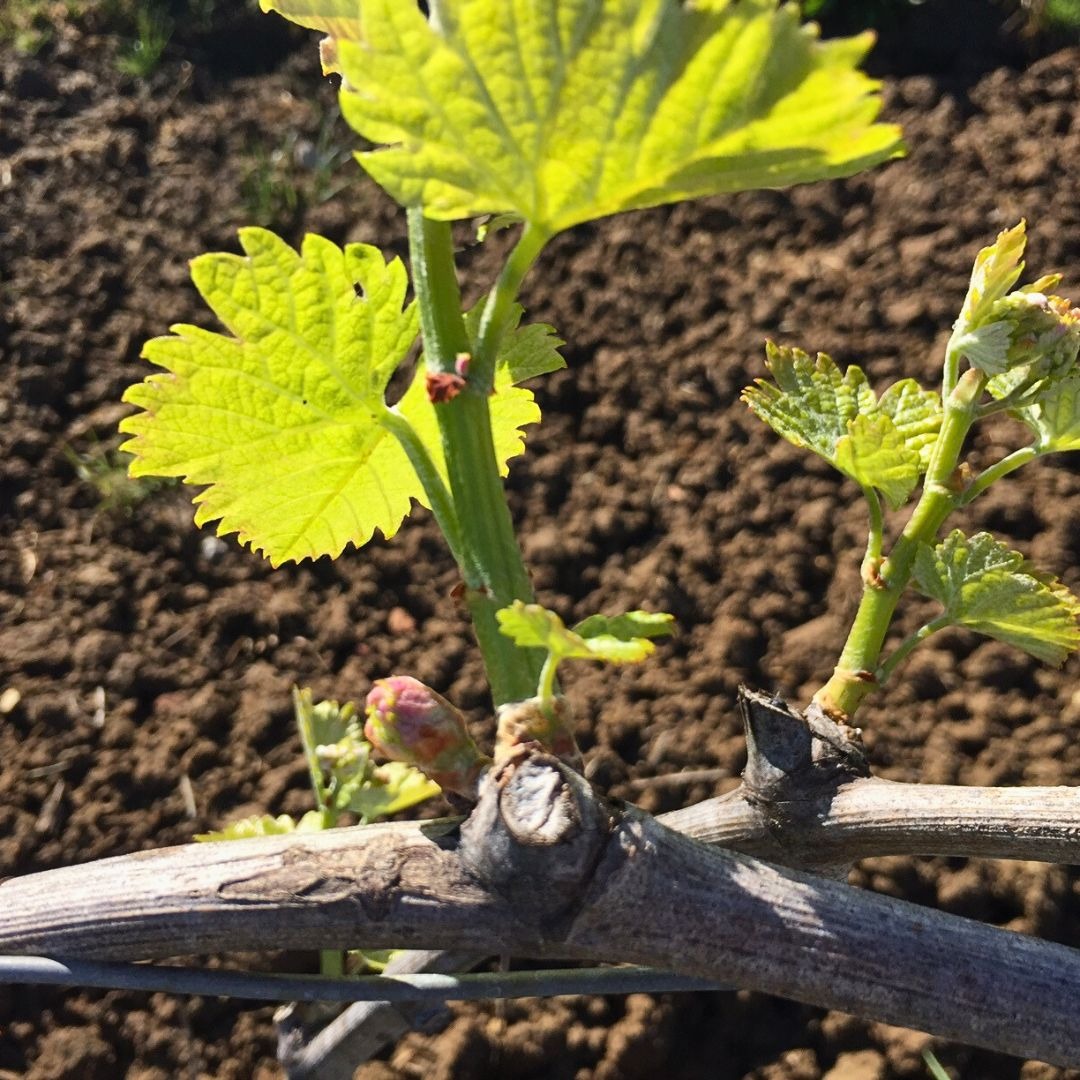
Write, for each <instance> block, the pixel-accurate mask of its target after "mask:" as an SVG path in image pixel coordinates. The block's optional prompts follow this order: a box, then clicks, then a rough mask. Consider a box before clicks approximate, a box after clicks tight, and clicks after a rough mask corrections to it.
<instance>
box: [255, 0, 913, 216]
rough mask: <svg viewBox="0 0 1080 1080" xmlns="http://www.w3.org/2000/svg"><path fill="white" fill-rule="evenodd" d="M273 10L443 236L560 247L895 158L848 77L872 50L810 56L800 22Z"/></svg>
mask: <svg viewBox="0 0 1080 1080" xmlns="http://www.w3.org/2000/svg"><path fill="white" fill-rule="evenodd" d="M262 4H263V7H264V8H270V9H274V10H277V11H279V12H281V13H282V14H283V15H285V16H286V17H288V18H292V19H294V20H296V21H298V22H301V23H302V24H303V25H307V26H317V27H320V28H322V29H325V30H327V31H328V32H331V33H334V34H336V35H337V37H336V40H335V42H334V45H333V49H332V53H333V55H334V57H335V63H336V65H337V66H338V67H339V69H340V71H341V74H342V75H343V78H344V82H343V86H342V109H343V112H344V113H345V117H346V119H347V120H348V121H349V123H350V124H351V125H352V126H353V127H354V128H355V129H356V130H357V131H358V132H359V133H360V134H361V135H363V136H364V137H365V138H367V139H370V140H371V141H372V142H373V143H376V144H384V145H385V147H386V148H385V149H379V150H375V151H371V152H365V153H361V154H360V155H359V158H360V161H361V163H362V164H363V165H364V167H365V168H366V169H367V170H368V171H369V172H370V173H371V174H372V176H374V177H375V179H376V180H377V181H378V182H379V183H380V184H382V185H383V186H384V187H385V188H386V189H387V190H388V191H389V192H390V193H391V194H392V195H393V196H394V197H395V198H396V199H397V200H398V201H399V202H401V203H403V204H405V205H408V206H422V207H423V208H424V210H425V212H426V213H428V214H429V215H430V216H431V217H434V218H439V219H443V220H449V219H455V218H462V217H470V216H475V215H478V214H487V213H494V214H506V213H509V214H514V215H516V216H518V217H520V218H522V219H524V220H525V221H527V222H530V223H531V224H533V225H534V226H536V227H537V228H538V229H539V230H540V231H541V232H543V233H554V232H557V231H559V230H560V229H564V228H567V227H568V226H570V225H574V224H576V223H578V222H581V221H587V220H590V219H593V218H597V217H603V216H605V215H607V214H614V213H617V212H619V211H623V210H632V209H636V208H641V207H646V206H656V205H659V204H661V203H666V202H674V201H677V200H682V199H687V198H693V197H697V196H701V195H710V194H715V193H718V192H730V191H739V190H743V189H747V188H759V187H781V186H784V185H787V184H794V183H800V182H803V181H808V180H817V179H822V178H825V177H835V176H847V175H850V174H851V173H853V172H857V171H858V170H860V169H863V168H866V167H868V166H870V165H873V164H876V163H878V162H880V161H883V160H885V159H887V158H889V157H894V156H896V155H898V154H899V153H901V150H902V147H901V142H900V135H899V130H898V129H897V128H896V127H894V126H892V125H884V124H875V123H874V119H875V117H876V116H877V114H878V111H879V108H880V100H879V98H878V96H877V94H876V89H877V84H876V83H875V82H874V81H872V80H871V79H869V78H867V77H866V76H865V75H864V74H862V73H861V72H859V71H858V70H857V68H856V65H857V64H858V63H859V61H860V60H861V59H862V57H863V56H864V55H865V53H866V51H867V49H868V48H869V47H870V44H871V41H872V39H871V37H870V36H869V35H861V36H859V37H857V38H849V39H843V40H837V41H830V42H824V43H822V42H819V41H818V40H817V36H816V34H817V31H816V27H813V26H812V25H805V26H800V24H799V14H798V9H797V5H795V4H784V5H783V6H781V7H779V8H778V7H777V4H776V0H740V2H738V3H732V2H731V0H698V2H697V3H684V2H681V0H559V2H552V0H549V2H546V3H536V2H534V0H439V2H437V3H433V4H432V5H431V7H432V16H431V18H430V20H429V19H427V18H425V17H424V15H423V14H422V13H421V11H420V10H419V7H418V5H416V4H415V3H403V2H402V0H362V3H360V4H354V5H352V6H351V7H350V6H348V5H345V4H344V0H262ZM357 8H359V14H357ZM346 9H347V10H346ZM347 14H350V15H351V16H352V17H353V18H354V19H358V20H359V22H358V23H356V22H350V21H349V19H348V18H346V15H347Z"/></svg>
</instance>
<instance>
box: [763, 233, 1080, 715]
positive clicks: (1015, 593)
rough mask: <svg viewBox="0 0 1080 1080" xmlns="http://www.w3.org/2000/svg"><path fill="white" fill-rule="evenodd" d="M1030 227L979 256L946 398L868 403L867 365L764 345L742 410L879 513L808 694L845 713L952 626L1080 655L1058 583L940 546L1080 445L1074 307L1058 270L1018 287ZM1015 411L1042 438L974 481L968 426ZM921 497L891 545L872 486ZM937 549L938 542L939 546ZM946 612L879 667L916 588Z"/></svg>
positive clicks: (1052, 657) (994, 551)
mask: <svg viewBox="0 0 1080 1080" xmlns="http://www.w3.org/2000/svg"><path fill="white" fill-rule="evenodd" d="M1025 240H1026V237H1025V228H1024V223H1023V222H1021V223H1020V224H1019V225H1017V226H1016V227H1015V228H1012V229H1007V230H1005V231H1004V232H1002V233H1001V235H1000V236H999V237H998V239H997V242H996V243H995V244H993V245H991V246H989V247H987V248H984V249H983V250H982V251H980V252H979V255H978V257H977V258H976V260H975V266H974V270H973V272H972V275H971V283H970V286H969V288H968V292H967V296H966V298H965V300H964V305H963V308H962V310H961V312H960V316H959V318H958V319H957V321H956V324H955V326H954V328H953V333H952V336H951V338H950V339H949V344H948V346H947V348H946V355H945V361H944V365H943V371H942V391H941V395H940V397H939V396H938V395H937V394H935V393H933V392H931V391H926V390H922V389H920V388H919V387H918V386H917V385H916V384H915V383H914V382H913V381H912V380H910V379H905V380H903V381H902V382H899V383H897V384H895V385H894V386H892V387H890V388H889V389H888V390H886V391H885V393H884V394H882V396H881V398H880V399H878V398H876V397H875V395H874V393H873V391H872V390H871V389H870V388H869V386H868V385H867V383H866V377H865V376H864V375H863V372H862V370H861V369H860V368H858V367H854V366H853V367H850V368H848V369H847V371H846V372H841V371H840V369H839V368H837V366H836V365H835V364H834V363H833V362H832V360H830V359H829V358H828V357H827V356H823V355H819V356H818V358H817V360H811V359H810V357H809V356H808V355H807V354H806V353H803V352H800V351H799V350H796V349H779V348H777V347H776V346H772V345H770V346H769V349H768V354H767V363H768V366H769V369H770V372H771V373H772V376H773V379H774V381H773V382H769V381H766V380H759V381H758V382H757V384H756V385H754V386H752V387H750V388H748V389H747V390H746V391H745V392H744V394H743V400H744V401H746V403H747V404H748V405H749V406H750V408H751V409H752V410H753V411H754V412H755V413H756V414H757V415H758V416H759V417H761V418H762V419H763V420H765V421H766V422H767V423H768V424H769V425H770V426H771V427H772V428H773V429H774V430H775V431H776V432H777V433H778V434H780V435H782V436H783V437H784V438H785V439H787V440H788V441H789V442H791V443H794V444H795V445H796V446H803V447H806V448H808V449H810V450H813V451H814V452H815V453H817V454H820V455H821V456H822V457H824V458H825V460H827V461H829V462H830V463H831V464H832V465H833V466H835V467H836V468H837V469H838V470H839V471H840V472H842V473H844V475H846V476H848V477H850V478H851V479H852V480H854V481H855V482H856V483H857V484H859V486H860V487H861V489H862V491H863V494H864V495H865V496H866V498H867V501H868V503H869V508H870V537H869V541H868V544H867V553H866V556H865V558H864V561H863V581H864V590H863V598H862V603H861V604H860V607H859V611H858V613H857V614H856V616H855V620H854V622H853V624H852V627H851V632H850V634H849V636H848V640H847V643H846V645H845V646H844V651H843V653H842V654H841V657H840V662H839V664H838V665H837V667H836V670H835V672H834V673H833V676H832V678H831V679H830V680H829V682H828V683H827V684H826V685H825V686H824V687H823V688H822V689H821V690H820V691H819V692H818V694H817V695H816V698H815V700H816V701H817V702H818V704H819V705H821V706H822V707H823V708H824V709H826V711H828V712H830V713H831V714H833V715H836V716H839V717H843V718H847V717H850V715H851V714H852V713H853V712H854V711H855V709H856V708H857V707H858V705H859V703H860V702H861V701H862V700H863V698H865V696H866V695H867V694H868V693H869V692H870V691H871V690H873V688H874V687H875V686H877V685H880V683H882V682H883V681H884V680H885V679H887V678H888V677H889V676H890V675H891V674H892V673H893V671H895V670H896V668H897V667H898V666H899V664H900V663H901V662H902V661H903V660H904V659H905V658H906V657H907V656H908V654H909V653H910V652H911V650H912V649H913V648H915V646H916V645H918V644H919V643H920V642H921V641H924V640H926V638H928V637H929V636H930V635H931V634H933V633H935V632H936V631H937V630H939V629H941V628H942V627H945V626H964V627H967V628H969V629H971V630H976V631H978V632H980V633H983V634H987V635H989V636H990V637H994V638H997V639H998V640H1000V641H1005V642H1008V643H1010V644H1012V645H1016V646H1017V647H1019V648H1021V649H1023V650H1025V651H1026V652H1029V653H1031V654H1032V655H1033V656H1035V657H1037V658H1039V659H1040V660H1044V661H1046V662H1047V663H1052V664H1060V663H1062V662H1063V661H1064V660H1065V658H1066V656H1068V655H1069V653H1071V652H1073V651H1075V650H1076V649H1077V648H1078V647H1080V626H1078V623H1077V619H1078V617H1080V601H1078V600H1077V599H1076V598H1075V597H1073V596H1072V595H1071V594H1070V593H1069V592H1068V590H1066V589H1065V587H1064V586H1063V585H1062V584H1061V583H1060V582H1058V581H1057V579H1056V578H1054V577H1053V576H1051V575H1049V574H1045V573H1043V572H1041V571H1038V570H1035V569H1034V568H1033V567H1031V566H1030V565H1029V564H1028V563H1027V562H1026V561H1025V560H1024V558H1023V556H1022V555H1020V554H1019V553H1018V552H1013V551H1009V550H1008V549H1007V548H1005V547H1004V546H1003V545H1001V544H999V543H998V542H997V541H996V540H994V539H993V538H992V537H990V536H988V535H987V534H985V533H980V534H978V535H976V536H973V537H970V538H967V537H965V536H964V535H963V533H961V532H959V531H954V532H953V533H951V534H950V536H949V537H948V538H947V539H946V540H945V541H944V542H942V543H940V544H936V537H937V535H938V532H939V530H940V529H941V527H942V525H943V523H944V522H945V520H946V518H947V517H948V516H949V514H951V513H952V512H953V511H955V510H957V509H958V508H960V507H963V506H966V505H967V504H968V503H970V502H971V501H972V500H973V499H975V498H976V497H977V496H978V495H980V494H981V493H982V492H983V491H985V490H986V489H987V488H988V487H989V486H990V485H991V484H992V483H995V482H997V481H998V480H1000V479H1002V478H1003V477H1005V476H1007V475H1009V474H1010V473H1012V472H1014V471H1015V470H1016V469H1018V468H1020V467H1021V466H1023V465H1025V464H1027V463H1028V462H1029V461H1033V460H1035V459H1036V458H1037V457H1040V456H1042V455H1044V454H1048V453H1055V452H1058V451H1062V450H1074V449H1080V370H1078V367H1077V355H1078V353H1080V309H1074V308H1073V307H1072V305H1071V304H1070V303H1069V302H1068V301H1066V300H1064V299H1062V298H1061V297H1058V296H1054V295H1051V294H1050V290H1051V289H1052V288H1054V287H1055V286H1056V285H1057V283H1058V281H1059V278H1058V276H1056V275H1050V276H1046V277H1042V278H1039V279H1038V280H1037V281H1035V282H1034V283H1033V284H1031V285H1027V286H1023V287H1021V288H1014V287H1015V286H1016V283H1017V281H1018V280H1019V278H1020V275H1021V273H1022V272H1023V262H1022V257H1023V253H1024V246H1025ZM1003 411H1007V412H1009V413H1010V414H1011V415H1012V416H1013V417H1015V418H1016V419H1017V420H1019V421H1021V423H1023V424H1024V425H1025V426H1026V427H1027V428H1028V429H1029V430H1030V431H1031V432H1032V433H1033V434H1034V436H1035V439H1034V441H1033V442H1032V443H1030V444H1029V445H1027V446H1025V447H1021V448H1018V449H1017V450H1014V451H1012V452H1011V453H1009V454H1007V455H1006V456H1005V457H1003V458H1002V459H1001V460H999V461H997V462H995V463H994V464H992V465H990V466H989V467H988V468H986V469H985V470H983V471H982V472H981V473H979V474H977V475H972V474H971V471H970V470H968V469H966V467H963V466H962V465H961V455H962V452H963V448H964V443H965V440H966V438H967V436H968V433H969V431H970V430H971V428H972V426H973V425H974V424H975V423H977V422H979V421H980V420H982V419H984V418H985V417H987V416H991V415H993V414H994V413H996V412H1003ZM920 478H923V484H922V494H921V496H920V497H919V499H918V502H917V503H916V505H915V507H914V509H913V511H912V513H911V517H910V519H909V521H908V523H907V525H906V526H905V528H904V529H903V531H902V532H901V534H900V536H899V537H898V538H897V540H896V542H895V544H894V545H893V547H892V549H891V551H888V552H886V551H885V537H884V518H883V514H882V511H881V507H880V504H879V501H878V492H880V493H881V494H882V495H883V496H884V497H885V500H886V502H887V503H888V505H889V507H890V508H891V509H893V510H898V509H900V508H901V507H902V506H904V504H905V503H907V502H908V500H909V499H910V498H911V496H912V494H913V493H914V490H915V488H916V486H917V484H918V482H919V480H920ZM935 544H936V546H935ZM909 584H910V585H913V586H914V587H915V588H917V589H918V590H919V591H921V592H923V593H924V594H926V595H928V596H930V597H932V598H934V599H936V600H937V601H938V602H939V603H940V604H941V605H942V607H943V609H944V611H943V613H942V614H941V615H940V616H939V617H937V618H935V619H934V620H932V621H931V622H930V623H927V624H926V625H925V626H923V627H922V628H921V629H920V630H918V631H917V632H916V633H915V634H913V635H911V636H910V637H908V638H907V639H906V640H904V641H903V642H901V643H900V645H899V646H898V647H897V648H896V649H895V650H894V652H893V653H892V655H891V656H889V657H888V658H883V657H882V651H883V646H884V643H885V638H886V635H887V633H888V629H889V626H890V623H891V621H892V618H893V615H894V612H895V610H896V606H897V603H898V602H899V600H900V598H901V595H902V594H903V592H904V591H905V590H906V589H907V587H908V586H909Z"/></svg>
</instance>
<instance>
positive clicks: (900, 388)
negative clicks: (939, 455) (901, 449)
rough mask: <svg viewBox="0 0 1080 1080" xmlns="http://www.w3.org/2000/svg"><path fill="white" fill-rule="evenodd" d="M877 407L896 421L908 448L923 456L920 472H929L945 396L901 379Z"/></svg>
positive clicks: (879, 400) (885, 393)
mask: <svg viewBox="0 0 1080 1080" xmlns="http://www.w3.org/2000/svg"><path fill="white" fill-rule="evenodd" d="M877 407H878V409H879V410H880V411H881V412H883V413H884V414H885V415H886V416H888V417H889V419H890V420H892V422H893V426H894V427H895V428H896V430H897V431H898V432H899V433H900V436H901V438H902V439H903V440H904V445H905V446H906V447H907V448H908V449H909V450H914V451H915V452H916V453H917V454H918V455H919V470H920V472H925V471H926V467H927V466H928V465H929V464H930V455H931V454H932V453H933V452H934V444H935V443H936V442H937V437H938V432H939V431H940V430H941V395H940V394H938V392H937V391H936V390H924V389H923V388H922V387H921V386H920V385H919V384H918V383H917V382H916V381H915V380H914V379H901V380H900V381H899V382H895V383H893V384H892V386H890V387H889V388H888V389H887V390H886V391H885V392H884V393H883V394H882V395H881V397H880V398H879V399H878V403H877Z"/></svg>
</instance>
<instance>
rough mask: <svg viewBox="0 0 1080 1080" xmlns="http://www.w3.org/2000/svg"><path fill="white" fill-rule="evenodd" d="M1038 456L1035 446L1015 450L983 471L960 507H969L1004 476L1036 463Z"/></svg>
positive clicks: (969, 489) (961, 500)
mask: <svg viewBox="0 0 1080 1080" xmlns="http://www.w3.org/2000/svg"><path fill="white" fill-rule="evenodd" d="M1038 456H1039V451H1038V450H1037V449H1036V447H1034V446H1022V447H1021V448H1020V449H1019V450H1014V451H1013V452H1012V453H1011V454H1008V455H1007V456H1005V457H1003V458H1002V459H1001V460H1000V461H999V462H997V463H996V464H994V465H991V466H990V467H989V468H986V469H983V471H982V472H981V473H979V475H978V476H976V477H975V479H974V480H972V481H971V483H970V484H969V485H968V486H967V488H966V489H965V490H964V493H963V495H961V496H960V500H959V503H958V505H959V506H967V505H968V504H969V503H971V502H974V501H975V499H977V498H978V497H979V496H980V495H981V494H982V493H983V492H984V491H985V490H986V489H987V488H988V487H989V486H990V485H991V484H993V483H995V482H996V481H998V480H1000V479H1001V478H1002V477H1003V476H1008V475H1009V473H1011V472H1015V471H1016V470H1017V469H1019V468H1020V467H1021V466H1022V465H1026V464H1027V463H1028V462H1029V461H1034V460H1035V458H1037V457H1038Z"/></svg>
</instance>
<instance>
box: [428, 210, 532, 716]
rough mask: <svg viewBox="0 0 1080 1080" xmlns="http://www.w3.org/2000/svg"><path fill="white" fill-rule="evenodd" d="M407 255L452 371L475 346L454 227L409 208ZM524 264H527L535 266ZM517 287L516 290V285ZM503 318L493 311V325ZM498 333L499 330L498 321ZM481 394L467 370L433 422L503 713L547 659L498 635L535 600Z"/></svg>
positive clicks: (441, 358) (471, 603)
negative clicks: (521, 606)
mask: <svg viewBox="0 0 1080 1080" xmlns="http://www.w3.org/2000/svg"><path fill="white" fill-rule="evenodd" d="M523 239H524V237H523ZM519 248H520V244H519ZM409 252H410V257H411V260H412V270H413V288H414V289H415V290H416V298H417V302H418V304H419V306H420V326H421V332H422V334H423V337H424V356H425V360H426V362H427V364H428V365H429V367H430V368H431V370H432V371H439V372H452V371H454V370H455V361H456V359H457V357H458V355H459V354H461V353H467V352H469V350H470V347H471V346H470V342H469V339H468V335H467V334H466V332H465V325H464V323H463V321H462V317H461V294H460V292H459V291H458V285H457V272H456V267H455V265H454V251H453V244H452V242H451V237H450V227H449V225H447V224H446V223H444V222H436V221H431V220H430V219H428V218H426V217H424V215H423V213H422V212H421V211H420V210H418V209H410V210H409ZM524 258H525V256H524V255H522V256H521V257H520V258H519V265H518V267H517V269H516V270H515V272H514V275H510V276H511V278H513V277H514V276H517V275H518V274H519V273H520V274H523V273H524V270H525V269H527V268H528V266H527V265H526V266H524V268H522V266H521V265H520V262H521V261H522V260H524ZM532 258H535V254H534V255H533V256H532ZM528 261H529V263H531V261H532V260H531V258H530V259H529V260H528ZM504 278H507V273H506V272H505V271H504V273H503V276H502V278H500V281H502V280H503V279H504ZM517 280H518V281H520V277H519V276H518V277H517ZM509 288H510V284H507V285H506V286H505V289H504V292H503V299H502V301H501V304H502V305H503V307H506V305H508V304H510V303H512V302H513V297H512V296H511V297H509V298H508V299H507V296H506V290H508V289H509ZM498 291H499V290H498V288H497V289H496V292H498ZM491 303H492V302H491V301H489V306H491ZM497 315H498V312H497V311H494V312H493V316H492V318H493V320H495V318H496V317H497ZM493 325H495V326H496V327H498V325H500V324H498V323H494V322H493ZM490 333H495V331H494V330H493V331H491V332H490ZM493 343H494V344H495V345H497V342H493ZM493 365H494V361H493V360H492V367H493ZM483 385H484V384H483V381H482V379H478V378H476V373H475V371H474V369H473V367H472V366H470V371H469V377H468V380H467V382H466V385H465V387H464V389H463V390H462V391H461V392H460V393H459V394H458V395H457V396H456V397H455V398H454V399H453V400H452V401H448V402H446V403H444V404H440V405H436V406H435V415H436V418H437V419H438V423H439V430H440V433H441V435H442V445H443V454H444V456H445V458H446V465H447V472H448V474H449V478H450V494H451V498H452V501H453V505H454V508H455V511H456V520H457V524H458V532H459V535H458V542H459V544H460V558H459V559H458V564H459V566H460V567H461V570H462V575H463V576H464V579H465V586H466V589H465V601H466V604H467V605H468V609H469V613H470V615H471V616H472V620H473V625H474V627H475V630H476V637H477V641H478V642H479V645H480V651H481V653H482V654H483V657H484V665H485V667H486V668H487V674H488V681H489V682H490V684H491V692H492V697H493V698H494V700H495V703H496V704H497V705H498V704H502V703H503V702H506V701H520V700H524V699H525V698H528V697H531V696H532V695H533V694H534V693H535V690H536V686H537V682H538V680H539V675H540V668H541V665H542V663H543V653H542V651H540V650H536V649H528V650H526V649H519V648H517V646H515V645H514V643H513V642H512V641H511V640H510V639H509V638H507V637H505V636H504V635H503V634H502V633H500V632H499V625H498V621H497V620H496V618H495V612H496V611H498V610H499V608H503V607H507V606H508V605H509V604H511V603H512V602H513V601H514V600H523V601H525V602H526V603H529V602H531V601H532V598H533V597H532V585H531V582H530V580H529V574H528V571H527V570H526V569H525V564H524V561H523V560H522V557H521V549H520V548H519V547H518V543H517V538H516V537H515V535H514V527H513V522H512V520H511V517H510V509H509V507H508V505H507V502H506V494H505V491H504V490H503V483H502V478H501V477H500V476H499V468H498V462H497V460H496V457H495V446H494V442H493V440H492V434H491V413H490V410H489V408H488V393H487V390H486V389H483Z"/></svg>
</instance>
